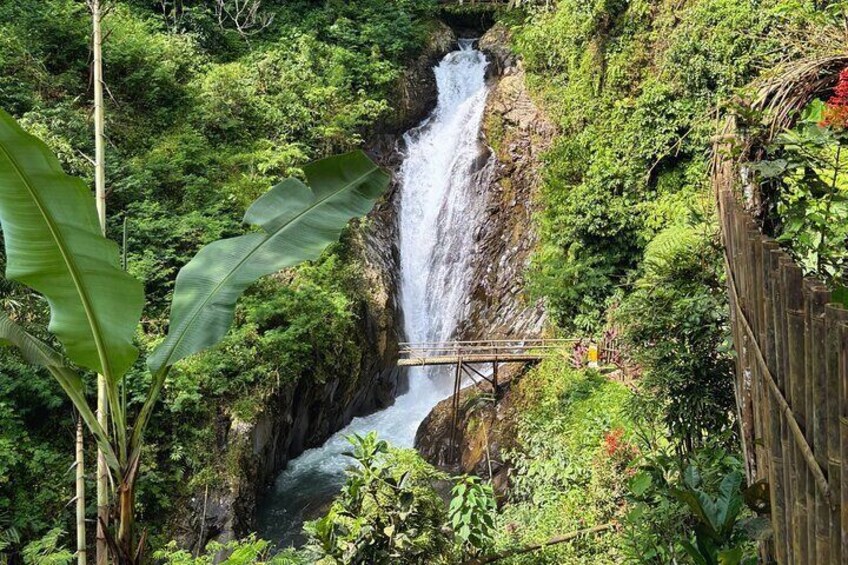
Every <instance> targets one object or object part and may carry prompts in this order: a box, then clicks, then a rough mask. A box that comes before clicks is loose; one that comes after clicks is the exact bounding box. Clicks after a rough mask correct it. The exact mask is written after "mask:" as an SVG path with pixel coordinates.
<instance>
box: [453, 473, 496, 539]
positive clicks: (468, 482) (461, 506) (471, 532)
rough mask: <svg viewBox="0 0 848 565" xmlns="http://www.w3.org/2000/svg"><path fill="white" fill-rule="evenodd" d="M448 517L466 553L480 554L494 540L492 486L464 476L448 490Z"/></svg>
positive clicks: (494, 511)
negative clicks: (449, 494) (449, 497)
mask: <svg viewBox="0 0 848 565" xmlns="http://www.w3.org/2000/svg"><path fill="white" fill-rule="evenodd" d="M451 496H453V499H452V500H451V503H450V507H449V508H448V518H449V519H450V523H451V527H452V528H453V530H454V532H456V536H457V538H458V539H459V541H461V542H462V544H463V546H464V547H465V550H466V553H469V554H472V555H473V554H483V553H485V552H486V551H487V550H488V549H489V548H491V547H492V545H493V542H494V529H495V522H494V521H495V515H496V513H497V504H496V502H495V493H494V491H493V490H492V486H491V485H489V484H486V483H484V482H482V481H481V480H480V479H478V478H476V477H464V478H461V479H460V480H459V482H457V484H456V485H454V487H453V489H452V490H451Z"/></svg>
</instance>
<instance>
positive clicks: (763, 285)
mask: <svg viewBox="0 0 848 565" xmlns="http://www.w3.org/2000/svg"><path fill="white" fill-rule="evenodd" d="M728 131H730V132H732V124H729V126H728V129H727V130H726V132H725V135H722V136H720V137H719V138H717V142H716V147H715V153H714V154H715V158H714V163H713V187H714V189H715V191H716V197H717V200H718V204H719V216H720V221H721V228H722V238H723V243H724V249H725V259H726V262H727V264H726V268H727V287H728V295H729V299H730V309H731V325H732V333H733V341H734V343H735V345H736V351H737V366H736V382H735V386H736V401H737V409H738V413H739V421H740V430H741V436H742V444H743V450H744V453H745V459H746V471H747V474H748V481H749V483H753V482H755V481H763V482H767V483H768V485H769V498H770V503H771V523H772V527H773V530H774V535H773V537H772V539H771V541H770V542H768V543H766V544H764V547H763V556H764V558H765V560H769V561H771V560H774V561H777V562H778V563H781V564H782V563H790V564H798V565H806V564H829V563H834V564H837V563H846V562H848V488H846V489H842V488H841V485H842V484H848V476H846V473H848V466H846V465H843V461H848V311H846V310H845V309H844V308H843V307H842V306H840V305H839V304H836V303H834V302H833V301H832V300H831V295H830V292H829V291H828V290H827V288H825V287H824V286H823V285H822V284H821V282H819V281H816V280H813V279H811V278H808V277H804V276H803V273H802V271H801V269H800V268H799V267H798V265H797V264H796V263H795V262H794V261H793V260H792V258H791V257H790V256H789V255H788V254H787V253H786V252H785V251H784V250H782V249H781V248H780V246H779V245H778V244H777V242H775V241H774V240H773V239H772V238H770V237H768V236H766V235H764V234H763V233H762V231H761V230H760V229H759V227H758V224H757V223H756V221H755V220H754V217H753V216H752V214H750V213H749V212H748V210H747V209H746V202H745V198H744V196H743V195H742V194H740V193H745V192H746V191H745V190H740V189H739V187H740V186H742V178H743V176H742V175H741V174H740V172H741V171H740V166H739V164H738V163H737V162H735V160H734V159H731V158H730V157H728V155H729V154H730V152H729V143H730V141H729V140H730V139H732V137H733V136H732V134H731V135H728V134H727V132H728ZM747 192H750V190H748V191H747ZM748 200H750V194H749V195H748Z"/></svg>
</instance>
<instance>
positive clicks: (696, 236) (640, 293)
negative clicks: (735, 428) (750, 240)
mask: <svg viewBox="0 0 848 565" xmlns="http://www.w3.org/2000/svg"><path fill="white" fill-rule="evenodd" d="M721 253H722V251H721V246H720V242H719V241H718V237H717V234H716V230H715V226H714V225H713V224H712V220H711V219H705V220H704V222H703V223H700V224H697V225H692V226H674V227H670V228H667V229H666V230H664V231H663V232H661V233H660V234H658V235H657V237H656V238H655V239H654V240H653V241H652V242H651V243H650V244H649V245H648V246H647V248H646V250H645V256H644V259H643V261H642V272H641V274H640V276H639V277H638V278H637V279H636V281H635V282H634V285H633V287H634V288H633V291H632V292H631V294H630V295H628V296H627V297H626V298H625V299H624V301H623V302H622V303H621V305H620V308H619V310H618V312H617V313H616V320H617V321H619V322H620V323H621V324H622V326H623V327H624V337H625V339H626V340H627V341H628V342H629V343H630V344H631V346H632V347H633V348H634V351H635V354H636V356H637V358H638V360H639V361H640V362H641V364H642V366H643V369H644V374H643V376H642V379H641V383H640V388H641V390H642V392H643V397H642V401H641V402H639V403H638V404H637V405H636V407H635V408H636V410H635V411H636V412H637V413H639V414H642V415H644V416H647V417H649V418H650V417H659V418H661V419H662V420H663V421H664V423H665V426H666V427H667V429H668V432H669V433H670V435H671V437H672V438H673V439H674V440H675V441H677V442H678V444H679V445H681V446H682V448H683V449H687V450H692V449H694V448H696V447H697V446H698V445H700V444H701V443H702V442H703V441H704V440H706V439H707V438H708V437H710V436H713V435H716V434H721V433H722V432H724V431H725V430H728V429H730V428H731V426H732V424H733V417H732V414H733V409H734V400H733V381H732V374H733V363H732V358H731V356H730V355H729V354H728V351H727V349H728V348H727V345H726V343H727V341H728V340H729V337H728V324H729V321H728V311H727V306H726V297H725V289H724V285H723V269H722V263H721Z"/></svg>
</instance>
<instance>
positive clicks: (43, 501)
mask: <svg viewBox="0 0 848 565" xmlns="http://www.w3.org/2000/svg"><path fill="white" fill-rule="evenodd" d="M213 4H214V3H206V2H195V3H191V2H177V3H173V2H164V3H160V2H158V1H155V2H148V1H144V0H139V1H128V2H123V1H122V2H114V3H112V4H111V5H112V10H111V12H110V13H109V14H108V17H106V18H105V19H104V33H105V34H106V35H107V36H108V43H109V48H108V49H107V50H104V66H105V68H106V69H107V71H106V73H107V75H108V79H107V85H108V89H109V93H108V98H107V112H106V115H107V123H106V128H107V131H108V136H109V147H108V151H107V159H108V161H107V170H108V172H109V198H108V201H109V213H108V218H109V226H108V230H107V232H108V235H109V236H110V237H113V238H115V239H117V240H120V239H121V234H122V232H123V224H124V222H125V221H126V225H127V249H128V257H127V264H128V268H129V271H130V273H131V274H133V275H135V276H136V277H138V278H139V279H140V280H143V281H146V283H145V294H146V296H147V298H148V304H147V307H146V310H145V312H144V318H143V320H144V322H143V327H144V328H145V335H142V336H140V340H141V341H142V347H143V348H149V347H150V346H151V345H152V343H150V339H151V338H152V337H154V336H155V335H156V334H157V332H158V331H159V330H160V329H161V327H162V326H163V325H164V324H165V323H166V321H167V318H166V315H167V305H168V297H169V296H170V294H171V292H172V290H173V284H174V277H175V275H176V272H177V270H178V269H179V267H181V266H182V265H183V264H185V263H186V262H187V261H188V260H189V259H190V258H191V257H192V256H193V255H194V253H195V252H196V251H197V250H198V249H199V248H200V247H201V246H202V245H204V244H206V243H208V242H210V241H212V240H214V239H217V238H221V237H226V236H230V235H234V234H236V233H238V232H239V231H240V228H239V225H240V219H241V215H242V213H243V210H244V209H245V207H246V205H247V204H249V203H250V202H251V201H252V200H253V199H255V198H256V197H257V196H259V195H260V194H262V193H263V192H265V191H266V190H267V188H268V187H269V186H271V184H273V182H275V181H276V180H278V179H279V178H281V177H285V176H287V175H289V174H292V173H296V171H297V167H299V166H301V165H303V164H304V163H306V162H307V161H309V160H311V159H315V158H318V157H321V156H323V155H326V154H329V153H333V152H340V151H344V150H348V149H350V148H353V147H356V146H358V145H360V144H361V143H362V140H363V135H365V134H366V132H368V131H369V128H370V127H372V126H373V125H374V124H375V123H376V122H377V121H378V120H388V119H389V118H390V117H391V115H390V109H391V102H390V100H391V97H392V96H393V95H395V94H396V88H395V84H396V82H397V80H398V78H399V76H400V72H401V70H402V68H403V63H404V62H405V61H407V60H408V59H409V58H410V57H412V56H414V55H416V54H417V53H418V51H420V50H421V48H422V46H423V45H424V43H425V42H426V40H427V38H428V30H429V26H430V25H431V23H430V19H429V16H430V15H431V14H432V8H433V7H432V5H430V4H429V3H427V2H393V1H388V0H387V1H381V0H376V1H374V2H357V3H354V4H351V3H348V2H328V3H310V2H288V1H286V2H276V3H274V2H265V3H264V4H263V10H265V11H267V15H268V17H270V16H271V15H273V21H272V23H271V24H270V25H269V26H268V27H266V28H265V29H263V30H261V32H260V33H256V34H251V35H250V36H249V37H247V38H245V37H242V36H241V35H240V34H239V33H238V32H237V31H236V30H235V29H233V24H232V23H228V22H225V23H224V25H219V23H218V20H217V18H216V15H215V13H214V10H213V8H212V5H213ZM0 22H2V23H0V42H2V48H0V53H2V54H0V76H2V80H1V81H0V82H2V86H0V107H2V108H3V109H4V110H6V111H8V112H10V113H11V114H12V115H13V116H15V117H17V118H18V119H19V120H20V122H21V124H22V125H23V126H24V127H25V128H26V129H27V130H28V131H30V132H31V133H34V134H36V135H38V136H40V137H41V138H42V139H44V140H45V142H46V143H47V144H48V145H49V147H50V148H51V149H52V150H53V151H54V152H55V153H56V154H57V155H58V157H59V158H60V160H61V162H62V164H63V166H64V168H65V170H66V171H67V172H68V173H69V174H73V175H77V176H80V177H82V178H83V179H85V180H86V181H87V182H88V183H89V184H90V183H91V181H92V180H93V167H92V166H91V164H90V162H89V160H88V156H91V155H93V152H94V149H93V139H92V135H91V126H90V116H91V103H90V99H91V95H90V73H89V63H90V61H89V59H90V33H91V32H90V27H91V21H90V14H89V12H88V8H87V6H86V4H85V3H84V2H78V1H75V0H56V1H54V0H49V1H47V2H42V1H41V0H33V1H32V2H2V3H0ZM252 31H254V30H251V33H252ZM354 245H356V242H355V239H354V238H352V237H351V238H345V239H344V241H343V242H342V243H341V244H339V245H337V246H336V247H334V248H333V250H332V251H331V252H329V253H327V254H325V255H324V256H323V257H322V259H321V260H320V261H318V262H316V263H314V264H311V265H308V266H305V267H304V268H303V269H301V270H299V271H297V272H294V273H290V275H288V276H287V277H286V278H285V279H283V278H277V279H271V280H267V281H264V282H262V283H260V284H259V285H257V286H255V287H253V288H252V289H251V292H250V294H249V296H248V297H247V298H246V300H245V301H244V302H243V303H242V304H241V306H240V307H239V312H238V314H237V324H236V329H235V330H234V331H233V332H232V333H231V334H230V335H229V336H228V337H227V339H226V343H224V344H223V345H222V346H221V347H219V348H217V349H215V350H213V351H211V352H209V353H208V354H206V355H201V356H198V357H195V358H192V359H191V360H190V361H188V362H186V363H184V364H182V365H181V366H180V367H179V368H178V370H177V371H175V372H174V373H173V374H172V376H171V378H170V379H169V382H168V385H167V390H166V393H165V396H164V399H163V400H164V401H163V403H162V406H161V407H160V408H159V411H158V413H159V420H158V422H157V425H156V426H155V429H152V430H151V431H150V433H149V436H148V445H147V447H146V450H147V451H149V452H150V453H149V457H147V458H146V462H145V468H144V469H143V470H142V471H143V473H144V475H145V477H146V479H145V480H144V481H143V483H142V484H140V485H139V489H140V492H139V501H140V503H139V506H140V517H141V518H142V519H144V520H149V521H150V522H151V523H153V524H158V527H157V531H162V530H160V529H158V528H161V527H163V526H164V525H165V524H166V523H167V517H168V516H169V514H172V513H175V512H177V511H178V510H179V505H180V504H181V503H180V500H181V498H180V497H181V496H185V495H187V494H188V493H192V492H194V491H195V489H197V488H199V487H202V486H203V485H204V484H207V483H208V482H210V481H220V480H221V475H222V474H224V473H226V471H227V462H222V461H216V460H215V453H214V452H213V451H210V450H209V449H207V446H208V445H214V444H215V442H216V438H215V421H216V419H217V418H218V417H219V416H220V414H222V413H227V414H230V415H233V416H234V417H236V418H245V419H247V418H250V417H251V415H252V414H253V413H255V411H256V410H258V409H259V407H260V406H261V402H262V400H263V399H264V398H266V397H267V396H268V395H269V394H271V393H272V392H273V391H274V390H275V389H277V388H278V387H280V386H282V385H284V384H285V383H287V382H291V381H295V380H297V379H301V378H308V379H314V380H315V381H316V382H321V381H322V380H323V379H325V378H326V377H327V375H338V374H343V375H344V374H346V375H351V378H355V375H356V374H357V372H358V371H359V359H360V356H361V355H362V346H361V344H360V343H358V342H357V338H356V336H355V335H353V333H352V331H351V328H352V324H353V319H354V317H355V316H356V315H357V312H358V311H359V309H360V304H361V303H362V301H363V300H365V297H364V294H363V293H364V291H365V288H366V285H365V284H364V283H363V282H362V272H361V269H360V268H359V267H358V265H356V264H355V260H354V258H353V257H354V255H353V254H351V252H350V248H351V246H354ZM2 284H3V285H4V286H3V295H2V300H3V305H4V307H5V308H6V309H7V311H10V312H12V313H14V312H20V315H21V316H23V317H24V319H25V321H26V322H28V324H29V326H33V327H35V326H36V325H37V323H38V322H45V321H46V319H47V309H46V304H44V303H43V302H42V301H40V300H38V299H36V298H35V297H33V296H32V295H30V294H28V293H26V292H24V291H23V289H22V288H21V287H18V286H15V285H13V284H11V283H9V282H7V281H5V280H4V281H3V283H2ZM147 335H149V336H151V338H148V337H146V336H147ZM319 343H322V344H331V345H330V346H329V347H328V348H324V347H318V346H317V345H316V344H319ZM0 356H2V361H0V367H2V369H0V391H2V392H0V437H2V439H0V445H2V447H0V528H3V529H6V528H14V529H15V530H16V531H17V532H19V534H20V535H21V537H22V538H23V539H33V538H36V537H38V536H40V535H42V534H44V533H45V532H47V531H48V530H49V529H51V528H52V527H56V526H61V527H62V528H64V529H65V530H68V529H69V526H68V519H69V518H70V517H71V516H72V508H69V507H66V505H67V503H68V501H69V500H71V499H72V498H73V485H72V482H71V481H69V480H68V479H69V478H71V475H67V474H66V471H67V468H68V466H69V464H70V460H69V459H68V456H69V455H70V454H72V451H73V430H74V424H73V418H72V411H71V408H70V404H69V403H67V401H66V400H65V399H64V397H63V395H62V392H61V390H60V389H59V387H58V386H57V385H56V384H55V383H54V382H53V380H52V379H51V378H50V377H49V375H47V374H45V373H42V372H41V371H34V370H33V369H31V368H29V367H28V366H27V365H26V364H25V363H24V362H23V361H22V360H20V359H19V358H18V357H17V355H16V354H14V353H13V352H12V351H11V350H8V349H6V348H3V349H2V350H0ZM145 379H149V377H148V376H145V373H144V371H143V370H142V369H141V366H140V364H139V365H137V366H136V367H135V368H134V369H133V370H131V372H130V373H129V375H128V376H127V381H128V382H130V383H136V384H137V385H138V386H140V387H143V386H144V385H145V384H146V383H145ZM351 384H352V383H351ZM133 388H134V387H133V386H132V385H131V386H129V387H128V389H129V390H133ZM140 401H141V400H140V399H135V398H132V397H131V398H130V399H129V402H130V404H131V405H132V404H138V403H140ZM45 414H49V415H50V417H47V418H46V417H44V416H45ZM92 447H93V445H92ZM92 484H93V483H92ZM164 535H165V536H166V537H168V534H164Z"/></svg>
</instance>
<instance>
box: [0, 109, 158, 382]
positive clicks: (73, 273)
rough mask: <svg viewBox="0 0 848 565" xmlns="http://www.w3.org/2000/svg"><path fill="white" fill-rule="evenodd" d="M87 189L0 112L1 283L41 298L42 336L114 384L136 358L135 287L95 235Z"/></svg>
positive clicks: (112, 248)
mask: <svg viewBox="0 0 848 565" xmlns="http://www.w3.org/2000/svg"><path fill="white" fill-rule="evenodd" d="M93 204H94V202H93V200H92V197H91V191H90V190H89V189H88V188H87V187H86V186H85V184H84V183H83V182H82V180H80V179H78V178H74V177H71V176H69V175H66V174H65V173H64V172H63V171H62V168H61V166H60V164H59V162H58V161H57V160H56V158H55V157H54V156H53V155H52V153H51V152H50V150H49V149H48V148H47V146H46V145H44V143H42V142H41V141H40V140H38V139H37V138H35V137H33V136H31V135H29V134H27V133H26V132H24V131H23V129H21V127H20V126H19V125H18V124H17V123H16V122H15V120H14V119H12V117H11V116H9V114H7V113H6V112H4V111H2V110H0V224H1V225H2V227H3V232H4V240H5V245H6V260H7V264H6V278H8V279H12V280H16V281H18V282H20V283H22V284H24V285H26V286H28V287H30V288H32V289H34V290H36V291H37V292H39V293H41V294H42V295H43V296H44V297H45V298H46V299H47V302H48V303H49V305H50V326H49V330H50V331H51V332H53V334H55V335H56V337H57V338H58V339H59V341H60V342H61V343H62V345H64V347H65V351H66V352H67V355H68V357H69V358H70V359H71V360H72V361H73V362H74V363H76V364H77V365H80V366H82V367H85V368H87V369H92V370H94V371H97V372H99V373H101V374H103V375H106V376H107V378H109V379H110V380H111V381H112V382H115V381H116V380H117V379H119V378H120V377H121V376H122V375H123V374H124V373H125V372H126V370H127V369H129V367H130V366H131V365H132V364H133V362H134V361H135V359H136V358H137V357H138V351H137V349H136V348H135V346H134V345H133V335H134V333H135V329H136V326H137V325H138V321H139V318H140V317H141V309H142V306H143V303H144V296H143V292H142V286H141V283H140V282H139V281H137V280H135V279H134V278H132V277H131V276H130V275H128V274H127V273H125V272H124V271H122V270H121V268H120V264H119V261H118V247H117V245H116V244H115V243H113V242H111V241H109V240H108V239H106V238H105V237H103V236H102V235H101V232H100V224H99V223H98V220H97V214H96V211H95V208H94V206H93Z"/></svg>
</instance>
